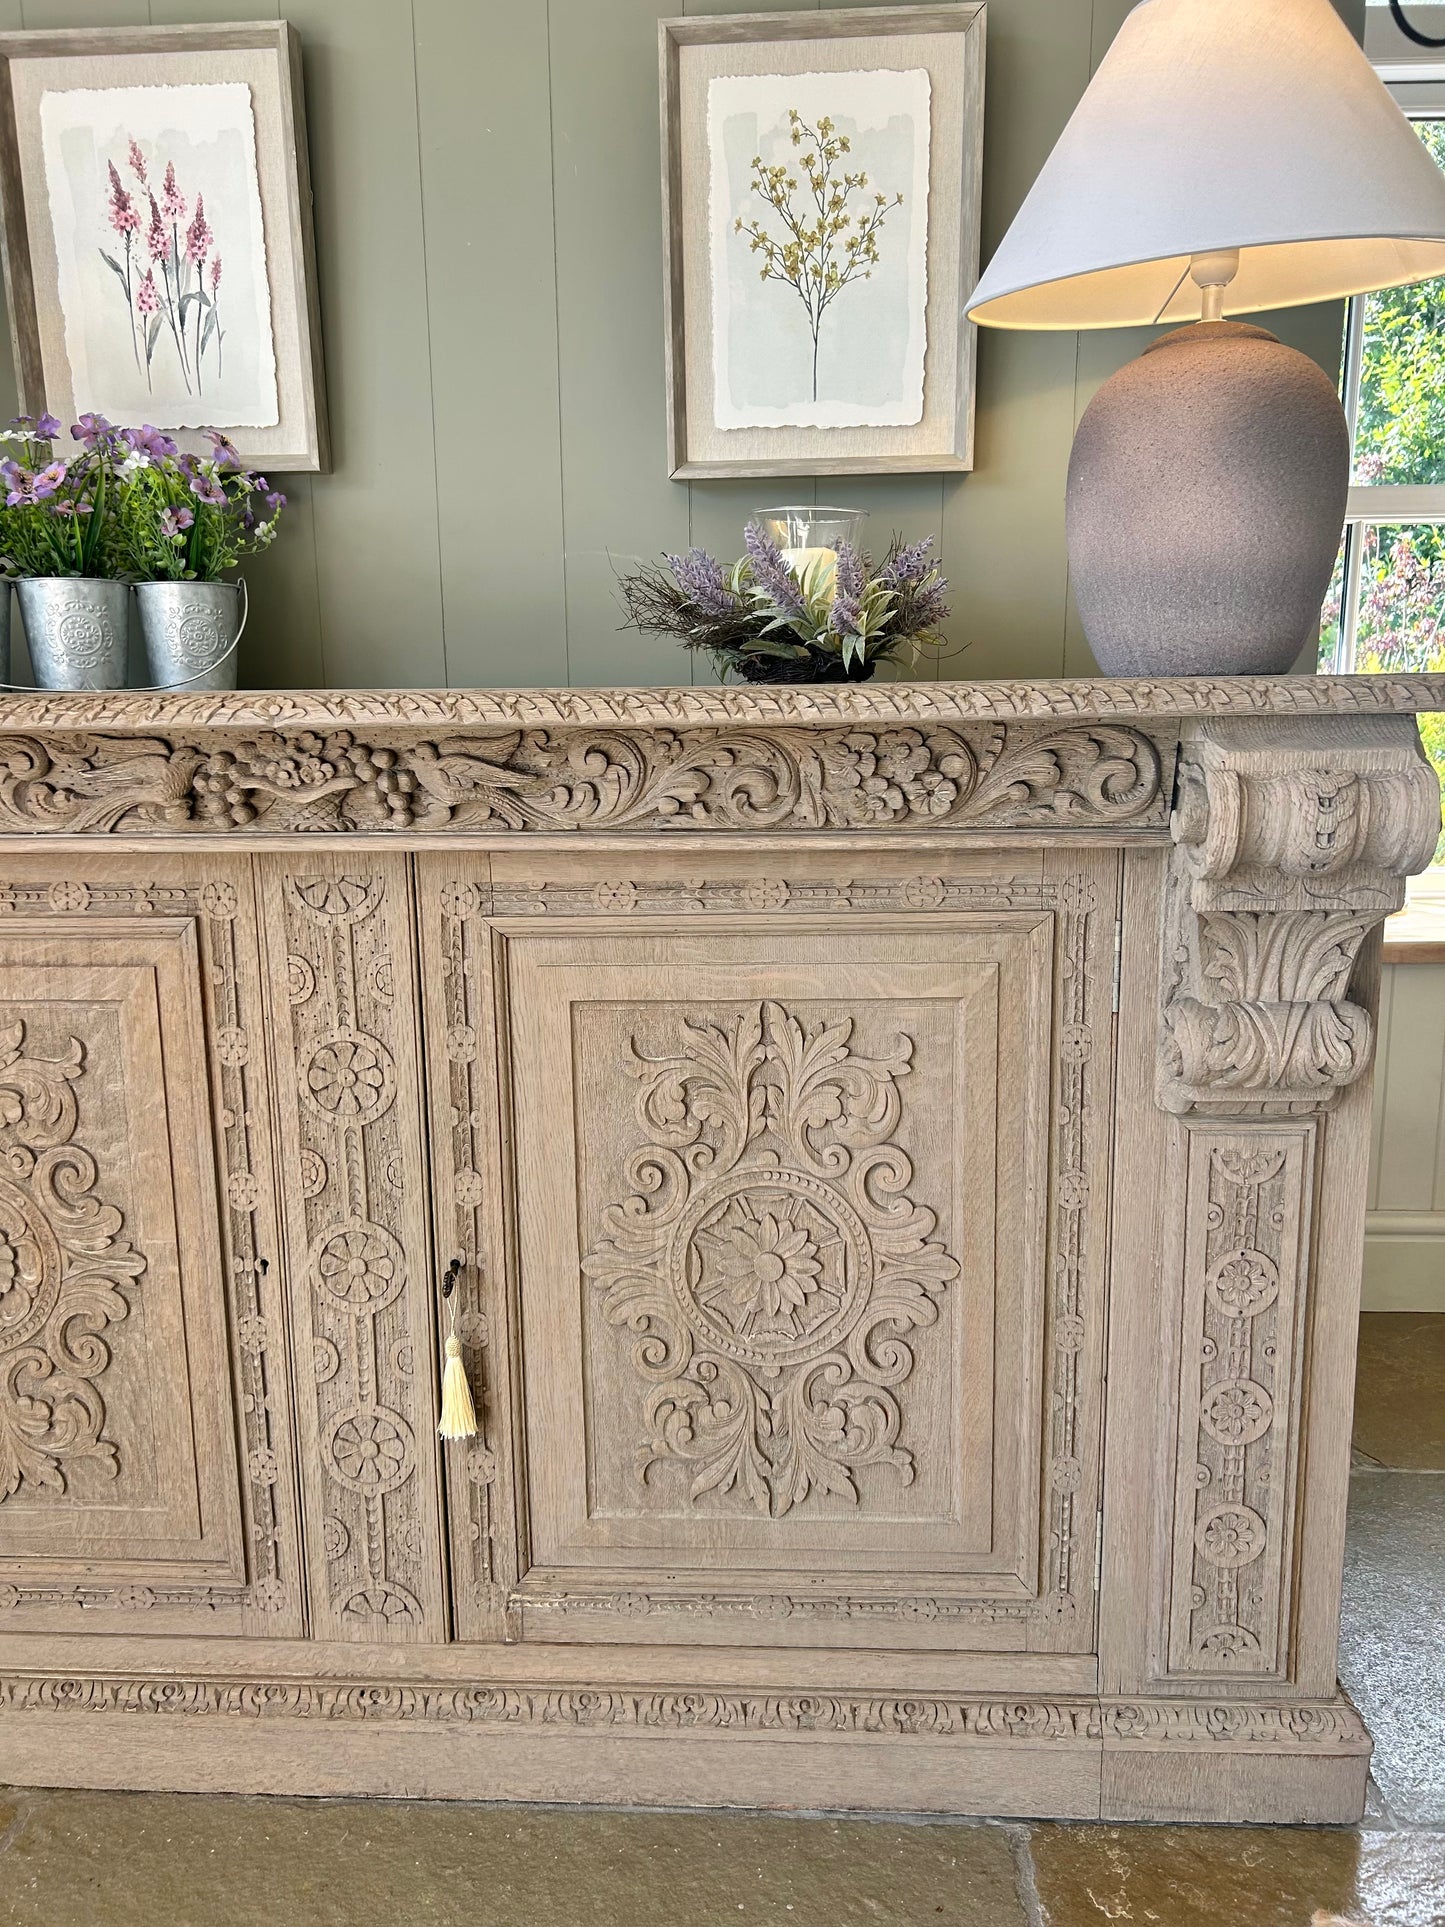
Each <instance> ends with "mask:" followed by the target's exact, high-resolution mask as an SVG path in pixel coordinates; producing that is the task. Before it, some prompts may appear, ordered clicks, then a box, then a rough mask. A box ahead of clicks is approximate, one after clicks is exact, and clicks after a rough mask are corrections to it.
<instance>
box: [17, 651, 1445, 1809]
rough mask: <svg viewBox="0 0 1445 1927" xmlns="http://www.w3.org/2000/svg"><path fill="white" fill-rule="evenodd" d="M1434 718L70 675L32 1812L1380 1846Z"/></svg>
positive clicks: (1380, 706)
mask: <svg viewBox="0 0 1445 1927" xmlns="http://www.w3.org/2000/svg"><path fill="white" fill-rule="evenodd" d="M1426 707H1429V708H1438V707H1445V688H1442V687H1441V685H1440V682H1439V680H1438V679H1434V678H1380V679H1374V678H1345V679H1338V680H1325V679H1320V680H1306V679H1300V680H1297V681H1296V680H1293V679H1284V680H1279V681H1273V682H1267V681H1260V682H1255V683H1239V682H1236V683H1221V684H1198V683H1173V684H1170V683H1164V684H1127V683H1119V684H1107V683H1100V684H1077V683H1076V684H1037V685H1025V684H1010V685H972V686H970V685H957V686H951V687H949V686H939V685H933V686H930V687H926V688H921V689H917V690H910V689H907V688H906V687H903V686H894V687H891V688H882V689H866V688H864V689H841V690H831V691H819V690H809V691H799V692H796V693H794V692H788V693H786V694H784V693H782V692H777V691H770V692H754V691H730V690H721V691H716V692H701V691H700V692H696V694H693V693H692V692H677V691H596V692H586V693H584V692H570V691H560V692H559V691H525V692H523V691H519V692H515V693H509V692H481V691H479V692H439V693H436V694H425V693H423V694H420V695H398V696H394V697H389V698H388V697H384V696H381V695H378V694H369V695H366V694H361V695H357V696H354V697H352V696H347V695H345V694H331V695H325V694H316V695H304V694H303V695H296V696H274V697H273V696H268V695H264V694H259V693H254V692H250V693H247V692H242V693H238V694H232V695H213V696H208V697H206V698H204V699H202V698H197V697H177V698H166V699H157V698H154V697H146V696H126V695H118V696H116V697H114V698H106V697H81V698H75V699H71V700H69V701H67V700H66V699H64V698H57V697H43V696H37V697H34V698H19V699H15V700H13V701H11V702H8V703H6V704H5V705H4V706H3V708H0V1149H3V1152H4V1163H3V1166H0V1468H3V1477H0V1490H3V1493H4V1496H3V1497H0V1756H3V1758H4V1760H5V1762H6V1771H7V1773H8V1774H9V1775H10V1777H11V1778H12V1779H13V1780H15V1781H19V1782H21V1783H25V1782H34V1783H63V1784H76V1785H100V1786H104V1785H154V1786H164V1785H172V1786H194V1787H207V1788H213V1787H232V1788H239V1789H250V1790H273V1791H282V1790H286V1791H309V1792H322V1791H342V1790H353V1791H357V1790H360V1791H373V1792H377V1793H404V1792H405V1793H424V1794H435V1795H438V1796H453V1797H461V1796H472V1797H477V1796H485V1797H498V1796H501V1797H515V1798H523V1797H526V1798H562V1799H619V1798H621V1799H628V1800H638V1801H658V1802H669V1803H670V1802H674V1801H677V1800H679V1799H681V1800H684V1801H692V1802H696V1803H699V1804H714V1803H718V1802H738V1803H745V1804H758V1803H763V1804H777V1805H789V1804H799V1803H801V1804H805V1805H812V1806H818V1805H831V1806H858V1807H880V1806H881V1807H890V1806H891V1807H904V1808H913V1809H919V1810H929V1811H943V1812H947V1811H955V1812H958V1811H971V1812H994V1813H1000V1814H1017V1813H1040V1814H1054V1815H1060V1816H1079V1817H1089V1816H1099V1815H1106V1816H1120V1817H1141V1816H1142V1817H1154V1818H1165V1817H1172V1816H1177V1817H1183V1818H1193V1819H1246V1818H1269V1819H1276V1820H1319V1821H1343V1820H1348V1819H1350V1818H1353V1817H1355V1816H1357V1815H1358V1813H1359V1811H1360V1809H1361V1805H1362V1802H1363V1795H1364V1784H1365V1773H1366V1768H1367V1764H1368V1757H1369V1739H1368V1735H1367V1734H1366V1733H1365V1731H1364V1729H1363V1727H1362V1726H1361V1724H1360V1721H1359V1719H1358V1717H1357V1715H1356V1714H1355V1713H1354V1711H1353V1709H1352V1708H1351V1707H1350V1706H1349V1704H1348V1702H1347V1701H1346V1700H1345V1699H1344V1698H1343V1696H1342V1695H1341V1694H1340V1692H1339V1690H1338V1687H1337V1685H1336V1682H1335V1645H1336V1629H1337V1622H1338V1610H1339V1585H1340V1571H1341V1562H1342V1548H1343V1527H1344V1513H1345V1493H1346V1477H1347V1470H1348V1431H1349V1425H1348V1417H1349V1409H1350V1391H1351V1379H1352V1371H1353V1356H1354V1327H1355V1312H1356V1306H1357V1298H1358V1287H1359V1269H1360V1253H1361V1239H1362V1214H1363V1204H1364V1170H1365V1163H1366V1156H1367V1151H1368V1130H1369V1081H1370V1078H1369V1066H1370V1056H1371V1051H1372V1047H1373V1012H1374V1002H1375V997H1376V990H1377V979H1378V948H1379V937H1378V926H1379V925H1380V924H1381V923H1382V922H1383V920H1384V918H1385V916H1386V915H1387V914H1388V913H1389V911H1390V910H1391V909H1392V908H1394V906H1395V905H1396V904H1397V903H1398V901H1399V899H1400V896H1401V891H1402V880H1403V878H1404V876H1405V875H1406V874H1407V873H1408V872H1409V871H1410V870H1411V869H1412V868H1415V867H1418V866H1419V865H1421V864H1423V863H1424V861H1425V860H1426V859H1427V857H1428V855H1429V852H1430V850H1431V848H1432V847H1433V842H1434V837H1435V835H1436V830H1437V825H1438V820H1439V801H1438V793H1437V790H1436V788H1435V785H1434V779H1433V777H1432V775H1431V774H1430V772H1429V769H1428V766H1427V765H1426V764H1425V763H1424V761H1423V758H1422V756H1421V752H1420V749H1419V745H1418V740H1417V737H1416V733H1415V729H1414V724H1413V720H1412V717H1413V712H1414V711H1415V710H1417V709H1420V708H1426ZM454 1258H456V1259H460V1260H461V1278H460V1287H459V1290H460V1298H459V1317H458V1329H459V1335H460V1336H461V1339H462V1343H463V1350H464V1358H465V1362H466V1365H467V1369H468V1371H469V1374H470V1376H471V1380H472V1384H473V1388H474V1391H475V1393H476V1402H477V1408H478V1416H479V1433H478V1436H477V1437H476V1438H475V1439H472V1440H467V1441H463V1442H459V1443H458V1444H457V1445H456V1446H454V1447H451V1448H448V1450H447V1452H446V1455H445V1459H443V1456H442V1453H441V1451H440V1448H439V1447H438V1444H437V1442H436V1440H435V1436H434V1427H435V1413H436V1377H437V1370H436V1368H437V1358H438V1352H439V1345H440V1338H441V1327H440V1321H439V1317H438V1301H437V1296H436V1282H437V1278H438V1276H439V1274H440V1272H441V1270H442V1269H443V1268H444V1267H445V1266H446V1265H447V1264H448V1263H449V1262H450V1261H451V1260H452V1259H454ZM1106 1343H1107V1357H1106ZM140 1635H145V1637H141V1636H140Z"/></svg>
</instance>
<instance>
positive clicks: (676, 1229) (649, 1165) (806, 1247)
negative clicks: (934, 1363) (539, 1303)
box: [583, 1003, 958, 1517]
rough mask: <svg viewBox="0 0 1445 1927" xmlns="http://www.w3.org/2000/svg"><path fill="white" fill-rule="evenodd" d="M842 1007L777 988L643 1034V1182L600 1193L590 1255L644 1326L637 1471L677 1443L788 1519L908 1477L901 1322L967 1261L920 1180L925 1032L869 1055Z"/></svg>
mask: <svg viewBox="0 0 1445 1927" xmlns="http://www.w3.org/2000/svg"><path fill="white" fill-rule="evenodd" d="M853 1028H854V1026H853V1022H852V1020H851V1019H849V1018H847V1017H843V1018H839V1019H836V1020H834V1021H828V1020H824V1019H820V1020H817V1021H815V1022H812V1023H809V1024H807V1025H806V1026H805V1025H804V1023H803V1022H802V1021H801V1020H800V1019H799V1018H798V1017H796V1016H795V1015H793V1014H792V1013H790V1012H789V1011H787V1010H785V1009H784V1008H783V1007H782V1006H781V1005H780V1004H776V1003H764V1004H761V1005H755V1006H751V1007H749V1008H748V1009H746V1010H744V1011H742V1012H739V1013H738V1014H736V1015H734V1016H731V1017H727V1018H723V1019H720V1020H718V1021H712V1020H709V1019H706V1018H704V1019H702V1020H699V1021H694V1020H692V1019H690V1018H682V1019H681V1020H680V1028H679V1032H678V1035H677V1038H676V1041H675V1043H674V1044H673V1046H672V1047H670V1048H664V1049H663V1050H662V1051H661V1052H660V1053H657V1054H652V1053H649V1052H647V1051H644V1050H642V1049H640V1048H639V1047H638V1044H637V1041H636V1040H635V1039H634V1041H633V1045H632V1050H633V1060H632V1063H631V1065H630V1069H631V1071H632V1074H633V1075H634V1076H635V1077H636V1078H637V1080H638V1083H639V1085H640V1090H639V1094H638V1098H637V1105H636V1115H637V1123H638V1126H639V1129H640V1132H641V1134H642V1135H641V1141H640V1142H639V1144H638V1145H637V1147H636V1149H635V1150H633V1151H632V1153H631V1154H630V1156H629V1158H628V1160H627V1171H628V1175H629V1178H630V1180H631V1182H632V1183H633V1184H634V1185H635V1186H636V1189H635V1190H634V1191H633V1193H632V1195H631V1196H630V1197H628V1198H626V1199H624V1200H622V1201H621V1202H619V1203H617V1204H615V1205H612V1206H610V1207H609V1208H608V1209H607V1210H606V1211H605V1212H604V1213H603V1223H602V1235H601V1237H600V1238H598V1240H597V1241H596V1243H595V1244H594V1246H593V1248H592V1250H591V1252H590V1253H589V1254H588V1256H587V1257H586V1258H585V1259H584V1261H583V1271H584V1273H585V1274H586V1275H587V1277H589V1278H590V1279H592V1280H593V1281H594V1282H595V1283H596V1285H597V1286H598V1287H599V1289H600V1290H601V1292H602V1307H603V1311H604V1313H605V1315H606V1317H607V1318H608V1319H609V1320H610V1321H611V1322H612V1323H613V1324H615V1325H619V1326H622V1327H624V1328H626V1329H627V1330H628V1331H630V1332H631V1333H633V1334H634V1342H633V1345H632V1361H633V1365H634V1367H635V1369H636V1371H637V1373H638V1375H639V1377H640V1378H641V1379H642V1380H643V1381H644V1383H645V1384H646V1385H647V1386H648V1387H649V1389H648V1392H647V1395H646V1399H645V1403H644V1420H645V1426H646V1434H645V1437H644V1439H643V1442H642V1444H641V1446H640V1449H639V1453H638V1465H639V1472H640V1474H641V1475H642V1476H643V1477H646V1475H647V1472H648V1469H649V1468H650V1467H651V1466H653V1465H655V1464H657V1463H659V1462H663V1461H668V1460H672V1461H681V1462H682V1463H683V1464H685V1465H686V1467H687V1469H688V1474H689V1485H688V1495H689V1498H690V1500H692V1501H693V1502H696V1501H697V1500H698V1499H700V1498H702V1497H703V1496H704V1495H705V1494H709V1493H715V1494H717V1495H719V1496H722V1495H725V1494H728V1493H731V1492H736V1493H738V1494H740V1495H741V1496H742V1498H743V1499H744V1500H745V1501H746V1502H747V1503H749V1504H751V1505H752V1506H754V1507H755V1508H756V1509H757V1510H759V1511H760V1512H764V1513H768V1514H771V1515H772V1516H773V1517H780V1516H781V1515H783V1514H784V1513H786V1512H788V1511H790V1510H791V1509H792V1507H794V1506H795V1505H799V1504H801V1503H802V1502H803V1501H804V1500H805V1499H807V1498H808V1497H809V1495H810V1494H813V1493H817V1494H833V1495H835V1496H838V1497H841V1498H844V1499H846V1500H849V1501H851V1502H855V1503H856V1501H857V1498H858V1487H857V1483H856V1480H857V1475H858V1473H859V1471H860V1470H861V1469H862V1468H863V1467H864V1466H872V1465H883V1466H887V1467H889V1468H890V1469H891V1471H892V1472H893V1473H894V1474H895V1475H896V1476H897V1477H899V1478H900V1479H902V1480H903V1481H904V1483H905V1484H906V1483H908V1482H909V1481H911V1479H912V1477H913V1457H912V1453H911V1452H910V1451H909V1450H908V1449H907V1448H906V1447H905V1446H903V1445H901V1444H900V1443H899V1436H900V1433H901V1431H902V1429H903V1414H902V1410H901V1408H900V1405H899V1402H898V1398H897V1395H896V1388H897V1387H899V1386H900V1385H902V1384H903V1383H904V1381H905V1380H906V1379H907V1378H908V1376H909V1374H910V1372H911V1371H912V1369H913V1363H914V1358H913V1351H912V1348H911V1346H910V1345H909V1343H908V1342H907V1341H906V1339H905V1337H904V1334H905V1333H908V1332H910V1331H914V1330H917V1329H919V1328H920V1327H923V1326H927V1325H931V1324H933V1323H934V1322H935V1321H936V1319H937V1317H938V1302H939V1300H940V1298H941V1297H942V1295H943V1292H944V1290H945V1289H946V1287H947V1286H948V1285H949V1283H950V1282H951V1281H952V1280H953V1279H954V1278H956V1277H957V1275H958V1264H957V1262H956V1260H955V1259H954V1258H953V1257H951V1256H950V1254H949V1253H948V1251H947V1250H946V1249H945V1248H944V1246H943V1245H942V1244H940V1243H938V1242H937V1241H936V1240H935V1239H934V1237H933V1235H932V1234H933V1232H934V1230H935V1227H936V1224H937V1218H936V1215H935V1213H934V1212H933V1211H932V1210H930V1209H929V1208H928V1207H927V1206H926V1205H922V1204H918V1203H916V1202H915V1201H914V1200H913V1199H912V1198H910V1197H909V1195H908V1190H909V1187H910V1185H911V1184H912V1182H913V1166H912V1162H911V1160H910V1159H909V1157H908V1155H907V1153H906V1152H905V1151H904V1150H903V1149H902V1147H901V1145H900V1144H899V1143H898V1141H897V1130H898V1125H899V1121H900V1118H901V1115H902V1096H901V1093H900V1090H899V1081H900V1079H902V1078H904V1077H906V1076H907V1075H908V1073H909V1071H910V1069H911V1066H912V1056H913V1045H912V1042H911V1041H910V1040H909V1039H908V1038H907V1037H903V1036H900V1037H898V1038H897V1040H896V1041H895V1043H894V1044H893V1046H892V1048H891V1050H890V1051H889V1052H888V1053H887V1054H886V1055H883V1056H878V1057H868V1056H865V1055H863V1054H862V1053H861V1052H860V1051H859V1050H858V1049H857V1048H856V1046H855V1044H854V1042H853Z"/></svg>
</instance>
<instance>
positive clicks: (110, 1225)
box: [0, 853, 303, 1633]
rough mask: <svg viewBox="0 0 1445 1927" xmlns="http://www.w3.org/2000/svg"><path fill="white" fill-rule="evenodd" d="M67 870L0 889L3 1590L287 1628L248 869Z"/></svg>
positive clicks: (297, 1618) (282, 1418) (36, 1623)
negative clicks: (220, 1184) (140, 872)
mask: <svg viewBox="0 0 1445 1927" xmlns="http://www.w3.org/2000/svg"><path fill="white" fill-rule="evenodd" d="M56 869H57V858H56V857H55V855H54V854H51V855H49V856H48V857H47V858H45V859H43V860H34V859H25V858H21V859H18V860H14V861H10V862H7V863H6V864H5V866H4V873H3V874H4V882H3V886H0V1602H3V1604H4V1605H5V1606H8V1607H9V1608H10V1617H9V1619H8V1621H7V1623H8V1624H10V1625H12V1626H14V1627H16V1628H17V1629H19V1628H22V1627H30V1628H36V1629H39V1628H43V1627H54V1628H57V1629H59V1628H65V1627H74V1626H77V1625H79V1624H81V1623H83V1624H84V1625H85V1626H86V1628H87V1629H88V1630H92V1631H93V1630H96V1629H98V1628H101V1629H105V1630H112V1631H123V1630H145V1631H162V1630H168V1629H177V1630H180V1629H184V1630H189V1631H207V1632H231V1633H235V1632H264V1633H288V1632H297V1631H300V1630H301V1626H302V1623H303V1618H302V1593H301V1584H300V1570H299V1561H298V1558H297V1551H298V1548H297V1544H296V1539H295V1517H294V1506H293V1503H292V1501H291V1498H290V1491H289V1480H290V1455H289V1440H288V1429H287V1411H286V1403H287V1383H286V1373H285V1370H284V1344H283V1339H282V1332H283V1326H282V1322H281V1318H280V1315H279V1304H278V1301H277V1299H276V1297H275V1293H276V1290H277V1284H278V1281H277V1279H276V1277H275V1275H274V1273H273V1272H272V1269H271V1266H272V1264H273V1262H274V1257H275V1254H276V1249H277V1246H276V1238H275V1229H274V1217H273V1202H272V1190H271V1175H270V1167H269V1161H268V1154H267V1136H268V1129H267V1102H266V1093H265V1084H264V1067H263V1066H262V1065H261V1064H260V1063H259V1062H258V1061H255V1059H256V1058H258V1057H259V1053H255V1056H254V1057H253V1040H254V1039H255V1038H256V1037H257V1036H259V1034H260V1024H259V1009H258V990H259V985H258V972H257V953H256V919H255V913H254V906H253V903H252V900H251V895H250V872H249V864H248V863H247V862H246V860H245V859H239V860H237V859H231V858H220V859H217V858H203V859H201V860H200V861H199V862H198V863H191V862H187V863H184V864H183V863H180V862H179V861H172V860H169V859H161V860H159V861H148V862H147V864H146V866H145V871H144V876H143V879H142V878H138V877H137V876H136V874H135V872H134V868H133V867H132V862H131V860H120V859H115V858H108V857H104V856H102V857H96V858H92V857H91V856H90V855H89V853H86V854H85V855H84V856H82V857H80V858H78V859H75V858H72V859H67V860H66V871H67V873H66V875H65V876H64V877H63V878H61V879H59V880H55V878H56ZM137 912H139V913H141V914H139V915H138V914H137ZM218 1152H219V1154H220V1155H219V1158H218ZM218 1163H219V1164H220V1166H221V1169H220V1171H219V1172H218V1168H217V1167H218ZM218 1176H220V1177H221V1178H222V1179H223V1182H224V1190H223V1191H222V1192H221V1193H220V1195H219V1196H218V1185H217V1179H218ZM228 1324H229V1325H230V1327H231V1329H230V1332H229V1334H228ZM232 1347H234V1351H232ZM232 1357H234V1361H235V1363H234V1370H233V1366H232V1362H231V1359H232ZM238 1433H239V1435H240V1438H241V1441H242V1447H243V1453H244V1458H243V1460H242V1462H240V1463H238V1454H237V1436H238ZM100 1609H113V1612H111V1613H105V1612H102V1611H101V1610H100ZM142 1614H143V1617H142V1616H140V1615H142Z"/></svg>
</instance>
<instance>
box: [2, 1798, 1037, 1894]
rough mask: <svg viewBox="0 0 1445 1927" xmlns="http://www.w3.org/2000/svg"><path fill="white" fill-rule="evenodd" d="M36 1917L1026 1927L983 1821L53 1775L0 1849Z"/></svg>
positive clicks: (6, 1872) (10, 1885) (1005, 1848)
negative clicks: (238, 1787)
mask: <svg viewBox="0 0 1445 1927" xmlns="http://www.w3.org/2000/svg"><path fill="white" fill-rule="evenodd" d="M0 1921H3V1922H5V1923H7V1927H9V1923H25V1922H32V1921H34V1922H42V1921H43V1922H44V1923H45V1927H102V1923H103V1927H221V1923H224V1927H262V1924H263V1923H264V1927H422V1923H425V1927H453V1924H454V1923H455V1924H456V1927H461V1923H466V1927H663V1924H664V1923H666V1927H723V1923H727V1927H748V1923H749V1922H761V1923H767V1927H854V1924H855V1923H857V1927H863V1923H867V1927H1025V1922H1026V1916H1025V1913H1024V1910H1023V1907H1022V1905H1021V1903H1020V1902H1019V1900H1018V1898H1017V1894H1016V1887H1015V1876H1014V1865H1013V1856H1012V1852H1011V1849H1010V1844H1009V1840H1008V1837H1007V1836H1006V1835H1005V1834H1004V1833H1003V1832H1001V1831H1000V1830H999V1829H997V1828H993V1827H985V1826H963V1825H946V1824H945V1825H924V1826H906V1825H898V1824H895V1823H891V1822H872V1821H835V1820H788V1819H781V1818H779V1819H772V1818H759V1817H753V1816H746V1815H739V1816H737V1817H729V1816H724V1815H718V1816H714V1815H710V1814H685V1815H683V1814H678V1815H673V1814H640V1813H598V1812H576V1813H572V1812H567V1811H565V1810H557V1809H549V1810H538V1809H535V1808H534V1809H515V1808H514V1809H507V1808H496V1807H465V1806H452V1805H445V1804H440V1803H428V1804H424V1805H423V1804H411V1803H406V1804H392V1803H390V1802H380V1801H372V1802H361V1801H337V1802H323V1801H305V1800H253V1799H242V1798H237V1797H225V1796H210V1797H206V1796H202V1795H183V1794H101V1793H54V1794H42V1795H38V1796H36V1804H35V1807H34V1810H33V1811H32V1812H31V1814H30V1815H29V1818H28V1819H27V1821H26V1823H25V1825H24V1826H23V1827H22V1828H21V1830H20V1833H19V1836H18V1838H17V1839H16V1840H15V1842H14V1844H13V1845H12V1846H11V1847H10V1849H9V1851H8V1852H7V1853H5V1854H4V1855H3V1856H0Z"/></svg>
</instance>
